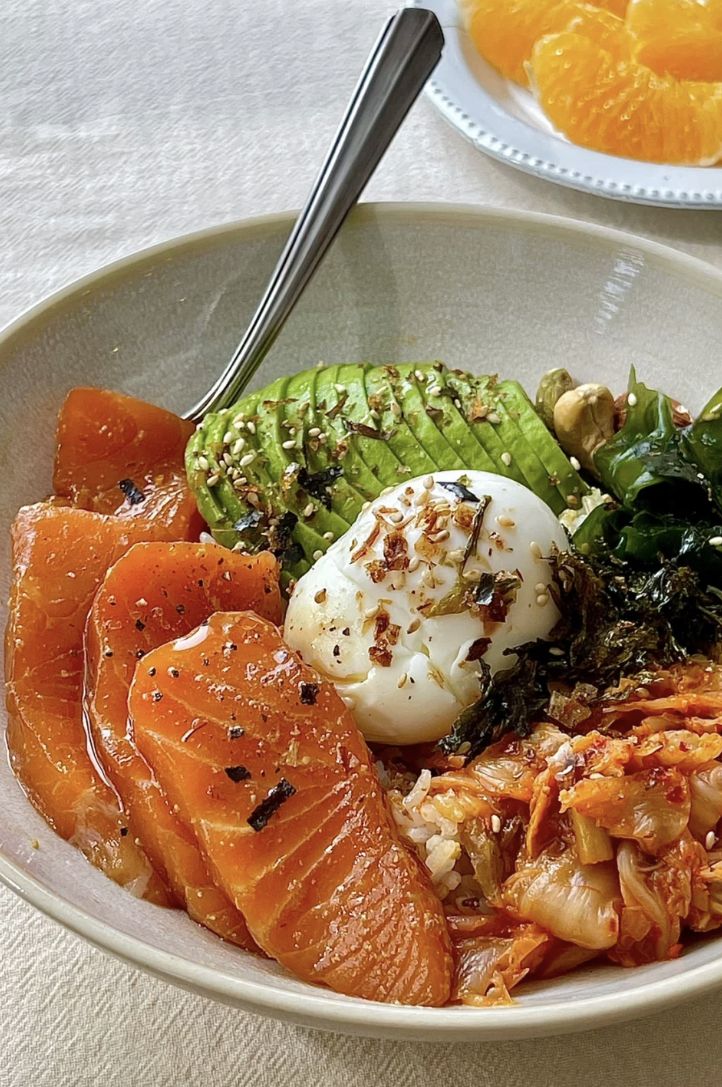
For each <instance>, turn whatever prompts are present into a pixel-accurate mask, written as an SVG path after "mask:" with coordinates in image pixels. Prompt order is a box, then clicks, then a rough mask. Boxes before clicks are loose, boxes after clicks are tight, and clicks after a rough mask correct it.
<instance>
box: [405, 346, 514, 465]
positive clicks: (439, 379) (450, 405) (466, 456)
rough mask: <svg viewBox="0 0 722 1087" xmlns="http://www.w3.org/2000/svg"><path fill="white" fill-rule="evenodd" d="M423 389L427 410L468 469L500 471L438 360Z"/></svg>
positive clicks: (421, 388)
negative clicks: (463, 413)
mask: <svg viewBox="0 0 722 1087" xmlns="http://www.w3.org/2000/svg"><path fill="white" fill-rule="evenodd" d="M420 392H421V395H422V397H423V400H424V403H425V405H426V413H427V415H429V416H430V417H431V418H432V419H433V420H434V423H435V424H436V426H437V428H438V429H439V430H441V431H442V433H443V434H444V435H446V438H447V440H448V442H449V443H450V444H451V445H452V446H453V447H454V449H455V450H456V452H457V454H458V456H459V457H460V458H461V459H462V460H463V462H464V467H465V468H473V469H475V470H477V471H480V472H498V471H499V468H498V465H497V462H496V461H495V460H494V458H493V457H492V456H491V455H490V454H489V452H488V450H487V449H486V448H485V446H484V444H483V442H482V441H481V438H480V436H479V434H478V433H477V432H476V430H475V428H474V427H472V426H470V425H469V423H468V422H467V420H466V418H465V417H464V416H463V415H462V413H461V411H460V409H459V408H458V407H457V406H456V404H457V397H456V396H455V395H454V392H453V390H452V389H451V388H450V386H449V385H447V382H446V370H445V368H444V366H442V365H441V363H435V364H434V367H433V370H432V373H431V376H430V377H429V379H428V380H427V382H426V384H425V385H421V386H420Z"/></svg>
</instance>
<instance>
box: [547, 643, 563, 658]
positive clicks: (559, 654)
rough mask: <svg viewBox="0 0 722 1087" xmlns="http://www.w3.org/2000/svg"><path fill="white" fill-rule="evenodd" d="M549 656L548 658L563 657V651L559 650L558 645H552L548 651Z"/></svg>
mask: <svg viewBox="0 0 722 1087" xmlns="http://www.w3.org/2000/svg"><path fill="white" fill-rule="evenodd" d="M549 656H550V657H563V656H564V650H563V649H560V648H559V646H558V645H553V646H552V647H551V649H550V650H549Z"/></svg>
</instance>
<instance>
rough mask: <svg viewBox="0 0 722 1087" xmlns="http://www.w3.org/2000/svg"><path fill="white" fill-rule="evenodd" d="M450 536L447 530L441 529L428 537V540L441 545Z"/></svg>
mask: <svg viewBox="0 0 722 1087" xmlns="http://www.w3.org/2000/svg"><path fill="white" fill-rule="evenodd" d="M450 535H451V533H450V532H449V530H448V528H442V530H441V532H437V533H436V535H435V536H429V539H430V540H431V542H432V543H443V542H444V540H448V538H449V536H450Z"/></svg>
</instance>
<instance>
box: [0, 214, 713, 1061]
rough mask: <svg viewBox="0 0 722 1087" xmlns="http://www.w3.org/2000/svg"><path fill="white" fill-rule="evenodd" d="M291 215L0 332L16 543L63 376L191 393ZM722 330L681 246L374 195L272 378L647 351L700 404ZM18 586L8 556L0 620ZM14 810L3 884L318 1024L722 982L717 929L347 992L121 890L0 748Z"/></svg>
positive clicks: (609, 375)
mask: <svg viewBox="0 0 722 1087" xmlns="http://www.w3.org/2000/svg"><path fill="white" fill-rule="evenodd" d="M291 221H292V220H291V219H290V217H288V216H278V217H274V218H269V219H261V220H255V221H252V222H246V223H240V224H237V225H231V226H226V227H222V228H220V229H215V230H210V231H206V232H204V233H202V234H199V235H196V236H194V237H191V238H184V239H180V240H177V241H172V242H168V243H167V244H165V245H161V246H159V247H157V248H155V249H152V250H149V251H147V252H145V253H141V254H139V255H137V256H134V257H130V258H128V259H127V260H124V261H121V262H120V263H118V264H115V265H113V266H112V267H110V268H106V269H103V270H101V271H100V272H98V273H96V274H95V275H92V276H90V277H88V278H86V279H84V280H81V281H80V282H79V283H76V284H73V285H72V286H70V287H69V288H67V289H66V290H65V291H62V292H60V294H58V295H55V296H54V297H52V298H50V299H48V300H47V301H46V302H43V303H41V304H40V305H39V306H38V307H36V308H35V309H34V310H32V311H31V312H30V313H28V314H26V315H25V316H24V317H21V318H20V319H19V320H18V321H17V322H16V323H15V324H14V325H13V326H11V327H10V328H9V329H7V330H6V331H5V333H4V334H2V335H0V479H1V480H2V487H0V536H1V538H2V539H3V540H7V531H8V526H9V524H10V522H11V521H12V518H13V517H14V515H15V512H16V511H17V508H18V506H20V505H21V504H22V503H24V502H28V501H34V500H37V499H39V498H41V497H43V495H44V494H46V493H47V491H48V490H49V489H50V472H51V460H52V446H53V428H54V419H55V415H56V412H57V409H58V406H59V404H60V402H61V399H62V397H63V395H64V393H65V392H66V390H67V389H68V388H69V387H70V386H72V385H76V384H79V383H92V384H97V385H105V386H108V387H117V388H121V389H125V390H126V391H128V392H131V393H136V394H138V395H141V396H146V397H147V398H148V399H151V400H156V401H157V402H158V403H162V404H166V405H167V406H168V407H171V408H176V409H181V408H182V407H183V406H185V405H188V404H190V403H194V402H195V401H196V400H197V398H198V396H199V394H200V393H201V391H202V389H203V388H204V386H205V385H207V383H208V382H209V381H210V380H211V379H212V378H213V377H214V376H215V374H216V373H217V372H218V370H219V368H220V366H221V364H222V363H223V362H225V360H226V359H227V357H228V355H229V353H230V351H231V350H232V348H233V347H234V346H235V343H236V341H237V339H238V333H239V330H240V329H241V328H242V327H243V325H244V323H245V322H246V321H247V319H248V317H249V315H250V312H251V309H252V307H253V305H254V304H255V301H256V299H257V298H258V296H259V293H260V291H261V289H262V287H263V285H264V282H265V280H266V278H267V276H268V275H269V273H270V270H271V268H272V267H273V264H274V262H275V260H276V258H277V255H278V253H279V250H280V248H281V246H282V243H283V240H284V238H285V237H286V235H287V233H288V231H289V229H290V225H291ZM720 344H722V275H721V274H720V273H718V272H716V271H715V270H714V269H712V268H710V267H709V266H707V265H705V264H702V263H701V262H699V261H695V260H692V259H691V258H689V257H685V256H683V255H681V254H679V253H675V252H674V251H673V250H670V249H666V248H664V247H662V246H659V245H655V244H652V243H649V242H644V241H641V240H639V239H636V238H633V237H631V236H630V235H626V234H621V233H618V232H615V231H611V230H605V229H603V228H601V227H590V226H584V225H582V224H580V223H573V222H568V221H565V220H562V219H555V218H552V217H545V216H533V215H520V214H514V213H509V212H496V211H492V210H479V209H474V208H454V207H449V206H444V205H427V206H416V205H405V206H395V205H366V206H364V207H362V208H361V209H359V211H358V212H357V213H356V214H355V216H354V217H353V218H352V219H351V220H350V221H349V223H348V224H347V226H346V227H345V228H344V230H343V232H342V234H341V236H340V238H339V240H338V243H337V244H336V245H335V246H334V247H333V249H332V251H331V252H330V254H329V256H328V258H327V260H326V262H325V263H324V265H323V267H322V268H321V270H320V272H319V274H318V276H317V277H316V279H315V280H314V281H313V283H312V284H311V286H310V287H309V289H308V292H307V293H306V294H305V295H304V297H303V299H302V301H301V303H300V305H299V308H298V309H297V310H296V312H295V313H294V315H293V317H292V318H291V320H290V322H289V326H288V328H287V329H286V330H285V331H284V333H283V334H282V336H281V337H280V339H279V340H278V342H277V344H276V346H275V348H274V351H273V353H272V356H271V357H270V358H269V360H268V362H267V364H266V366H265V368H264V372H263V374H261V375H260V380H261V381H264V382H265V381H268V380H269V379H271V378H273V377H275V376H277V375H278V374H280V373H288V372H291V371H295V370H297V369H299V368H300V367H304V366H308V365H312V364H313V363H315V362H316V361H317V360H318V359H319V358H323V359H325V360H327V361H332V360H339V361H342V360H358V359H370V360H372V361H377V362H383V361H390V360H398V361H404V360H410V359H423V358H426V359H428V358H440V359H444V360H446V361H447V362H448V363H449V364H451V365H456V366H460V367H467V368H469V369H473V370H475V371H477V372H494V371H500V372H501V373H503V374H506V375H509V376H514V377H518V378H519V379H520V380H522V381H524V382H525V383H526V384H527V386H528V387H530V388H533V387H534V385H535V382H536V379H537V377H538V376H539V374H540V373H541V372H542V371H544V370H546V369H548V368H549V367H550V365H558V364H560V363H564V364H565V365H568V366H569V367H570V369H571V370H572V371H573V372H574V373H575V374H576V375H577V376H578V377H579V378H580V379H588V378H591V377H593V378H596V379H599V378H600V377H602V376H603V377H604V378H605V379H607V380H608V381H609V382H610V383H611V384H613V386H614V387H615V388H618V387H621V386H622V385H623V383H624V380H625V376H626V371H627V369H628V366H629V364H630V363H631V362H633V363H635V364H636V365H637V367H638V369H639V373H640V376H641V377H643V378H647V379H648V380H650V381H651V382H659V383H660V384H662V385H665V386H667V387H668V388H669V389H670V390H672V391H674V392H675V393H677V395H678V396H679V397H680V399H682V400H683V401H684V402H685V403H688V404H689V405H690V407H694V406H698V405H700V404H701V402H702V400H703V398H704V396H705V392H709V391H710V386H711V385H716V384H719V383H720V374H719V367H717V372H715V367H714V365H711V360H714V359H718V358H719V353H720ZM8 581H9V572H8V567H7V560H6V557H5V558H4V560H3V562H2V564H0V601H2V604H1V605H0V626H2V625H4V620H5V615H4V602H5V601H6V600H7V590H8ZM0 716H1V711H0ZM0 733H2V721H1V720H0ZM0 742H1V736H0ZM0 756H1V753H0ZM0 812H1V813H2V815H1V817H0V877H2V878H3V879H4V880H5V881H6V882H7V883H8V884H9V885H10V886H11V887H13V888H14V889H15V890H16V891H17V892H18V894H20V895H22V896H23V897H24V898H26V899H27V900H28V901H30V902H32V903H34V905H35V906H37V907H38V909H41V910H44V911H45V912H46V913H47V914H49V915H50V916H51V917H54V918H55V919H56V920H58V921H60V922H61V923H62V924H64V925H66V926H67V927H68V928H70V929H72V930H73V931H75V932H77V933H80V934H81V935H82V936H84V937H85V938H86V939H87V940H90V941H92V942H93V943H94V944H96V945H97V946H98V947H101V948H104V949H105V950H106V951H109V952H111V953H112V954H114V955H117V956H119V957H121V958H123V959H125V960H126V961H128V962H130V963H133V964H135V965H137V966H138V967H141V968H142V969H144V970H147V971H150V972H152V973H154V974H157V975H158V976H160V977H163V978H165V979H166V980H168V981H172V982H175V983H176V984H178V985H181V986H184V987H186V988H188V989H192V990H194V991H196V992H198V993H202V994H203V995H205V996H209V997H214V998H215V999H217V1000H223V1001H226V1002H228V1003H230V1004H234V1005H238V1006H240V1007H244V1008H247V1009H250V1010H253V1011H257V1012H262V1013H263V1014H267V1015H273V1016H277V1017H280V1018H285V1019H289V1020H292V1021H295V1022H299V1023H305V1024H308V1025H312V1026H315V1027H323V1028H326V1029H331V1030H339V1031H347V1032H355V1033H363V1034H370V1035H375V1036H377V1037H406V1038H417V1039H420V1040H425V1041H428V1040H430V1039H438V1040H445V1041H448V1040H450V1039H467V1040H469V1039H474V1038H485V1039H489V1038H515V1037H522V1036H533V1035H538V1034H551V1033H562V1032H565V1031H573V1030H583V1029H590V1028H593V1027H599V1026H602V1025H603V1024H605V1023H610V1022H614V1021H619V1020H626V1019H630V1018H633V1017H634V1016H637V1015H642V1014H645V1013H649V1012H652V1011H655V1010H657V1009H659V1008H661V1007H663V1006H665V1005H668V1004H671V1003H674V1002H675V1001H679V1000H682V999H685V998H687V997H690V996H693V995H699V994H700V993H703V992H705V991H707V990H709V989H711V988H713V987H715V986H718V985H720V984H722V938H714V937H713V938H710V939H707V940H704V941H700V942H698V943H696V944H695V945H694V946H693V947H692V948H690V949H689V950H688V951H686V952H685V954H684V955H683V956H682V957H681V958H680V959H677V960H676V961H674V962H665V963H655V964H653V965H650V966H645V967H641V968H639V969H637V970H633V971H632V970H623V969H620V968H615V967H612V966H605V967H599V968H597V969H587V970H582V971H579V972H577V973H574V974H571V975H569V976H567V977H565V978H560V979H557V980H555V981H552V982H545V983H543V984H542V983H537V984H534V985H530V986H529V987H528V988H526V989H525V990H523V991H521V993H520V995H519V1000H518V1003H516V1004H515V1005H514V1006H512V1007H508V1008H494V1009H491V1010H477V1009H473V1008H441V1009H425V1008H404V1007H391V1006H385V1005H382V1004H374V1003H370V1002H364V1001H361V1000H351V999H348V998H346V997H342V996H338V995H336V994H334V993H330V992H328V991H326V990H324V989H320V988H312V987H311V986H309V985H304V984H302V983H301V982H299V981H296V980H295V979H294V978H292V977H290V976H289V975H288V974H286V973H285V971H284V970H282V969H281V968H280V967H279V966H278V965H276V964H275V963H271V962H268V961H267V960H263V959H259V958H255V957H253V956H251V955H248V954H246V953H244V952H240V951H238V950H236V949H234V948H232V947H230V946H228V945H227V944H223V943H222V942H221V941H220V940H218V939H216V938H215V937H214V936H212V935H211V934H210V933H208V932H205V931H204V930H202V929H201V928H199V927H197V926H196V925H194V924H193V923H192V922H191V921H189V920H188V918H187V917H186V916H185V915H184V914H182V913H179V912H176V911H170V910H161V909H158V908H157V907H154V906H151V905H149V904H148V903H145V902H140V901H138V900H137V899H134V898H132V897H131V896H130V895H129V894H127V893H126V892H124V891H122V890H120V889H119V888H118V887H116V886H115V885H114V884H113V883H111V882H110V881H109V880H107V879H106V878H105V877H104V876H102V875H101V874H100V873H99V872H97V871H96V870H95V869H93V868H91V867H90V865H89V864H88V863H87V862H86V861H85V860H84V858H83V857H82V856H81V854H80V853H78V852H77V850H75V849H73V848H72V846H70V845H68V844H67V843H66V842H63V841H60V840H59V839H58V838H57V837H56V836H55V835H54V834H53V832H52V831H51V830H50V829H49V827H47V826H46V825H45V823H44V822H43V821H42V819H41V818H40V817H39V816H38V815H37V814H36V813H35V811H34V810H33V809H32V808H31V806H30V804H29V803H28V801H27V800H26V799H25V796H24V795H23V793H22V792H21V790H20V788H19V786H18V783H17V782H16V781H15V779H14V778H13V776H12V774H11V773H10V769H9V767H8V763H7V760H6V759H5V758H4V757H0ZM33 839H37V840H38V842H39V843H40V848H39V849H33V848H32V845H31V842H32V840H33ZM60 968H61V964H58V969H60ZM68 968H69V967H68Z"/></svg>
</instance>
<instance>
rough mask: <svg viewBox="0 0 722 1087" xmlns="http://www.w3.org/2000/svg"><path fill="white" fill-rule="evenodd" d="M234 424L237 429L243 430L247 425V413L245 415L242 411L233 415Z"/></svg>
mask: <svg viewBox="0 0 722 1087" xmlns="http://www.w3.org/2000/svg"><path fill="white" fill-rule="evenodd" d="M233 425H234V427H235V428H236V430H243V428H244V427H245V425H246V417H245V415H243V413H241V414H239V415H235V416H234V417H233Z"/></svg>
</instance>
